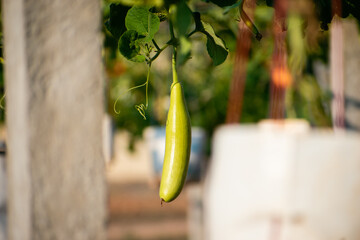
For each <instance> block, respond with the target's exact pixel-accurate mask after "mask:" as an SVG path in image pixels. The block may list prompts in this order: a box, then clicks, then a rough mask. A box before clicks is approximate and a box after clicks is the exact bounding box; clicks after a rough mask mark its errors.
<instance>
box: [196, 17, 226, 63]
mask: <svg viewBox="0 0 360 240" xmlns="http://www.w3.org/2000/svg"><path fill="white" fill-rule="evenodd" d="M194 19H195V25H196V31H199V32H202V33H204V34H205V35H206V37H207V42H206V47H207V51H208V53H209V56H210V57H211V58H212V59H213V62H214V65H215V66H217V65H219V64H221V63H223V62H224V61H225V59H226V57H227V55H228V50H227V48H226V46H225V43H224V41H223V40H222V39H221V38H220V37H219V36H218V35H216V33H215V31H214V29H213V27H212V26H211V25H210V24H209V23H206V22H204V21H202V20H201V19H200V14H198V13H196V14H194Z"/></svg>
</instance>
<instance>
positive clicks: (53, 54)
mask: <svg viewBox="0 0 360 240" xmlns="http://www.w3.org/2000/svg"><path fill="white" fill-rule="evenodd" d="M2 4H3V6H2V13H3V16H2V17H3V24H4V46H5V78H6V82H5V83H6V114H7V116H6V117H7V118H6V123H7V130H8V152H7V166H8V180H9V181H8V239H10V240H30V239H41V240H45V239H72V240H76V239H84V240H85V239H86V240H88V239H105V229H104V226H105V215H106V211H105V178H104V161H103V155H102V137H101V136H102V123H101V121H102V116H103V76H102V61H101V35H100V29H101V28H100V24H101V10H100V1H98V0H3V2H2Z"/></svg>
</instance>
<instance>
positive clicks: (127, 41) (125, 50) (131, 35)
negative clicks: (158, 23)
mask: <svg viewBox="0 0 360 240" xmlns="http://www.w3.org/2000/svg"><path fill="white" fill-rule="evenodd" d="M140 39H141V36H139V34H138V33H137V32H136V31H134V30H128V31H126V32H125V33H124V34H123V35H122V36H121V38H120V40H119V51H120V52H121V54H122V55H123V56H124V57H126V58H127V59H128V60H130V61H133V62H144V61H145V56H143V55H141V54H140V45H139V40H140Z"/></svg>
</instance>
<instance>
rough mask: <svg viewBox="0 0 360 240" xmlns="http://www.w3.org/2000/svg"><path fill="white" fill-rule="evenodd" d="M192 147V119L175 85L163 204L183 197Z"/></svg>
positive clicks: (168, 125)
mask: <svg viewBox="0 0 360 240" xmlns="http://www.w3.org/2000/svg"><path fill="white" fill-rule="evenodd" d="M190 147H191V125H190V117H189V113H188V110H187V107H186V103H185V98H184V94H183V89H182V86H181V84H180V82H178V81H174V82H173V84H172V85H171V94H170V108H169V112H168V116H167V121H166V143H165V157H164V164H163V171H162V176H161V184H160V192H159V195H160V198H161V201H165V202H170V201H172V200H174V199H175V198H176V197H177V196H178V195H179V194H180V192H181V189H182V187H183V186H184V182H185V179H186V175H187V169H188V165H189V158H190Z"/></svg>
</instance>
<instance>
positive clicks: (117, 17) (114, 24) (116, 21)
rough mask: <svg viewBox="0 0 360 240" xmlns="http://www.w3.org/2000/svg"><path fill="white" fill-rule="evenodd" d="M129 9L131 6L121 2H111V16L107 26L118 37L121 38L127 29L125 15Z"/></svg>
mask: <svg viewBox="0 0 360 240" xmlns="http://www.w3.org/2000/svg"><path fill="white" fill-rule="evenodd" d="M129 9H130V7H127V6H123V5H121V4H114V3H112V4H110V16H109V19H108V20H107V21H106V22H105V26H106V28H107V29H108V30H109V32H110V33H111V34H112V35H113V36H114V37H115V38H116V39H119V38H120V37H121V35H122V34H123V33H124V32H125V31H126V27H125V16H126V14H127V12H128V11H129Z"/></svg>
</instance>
